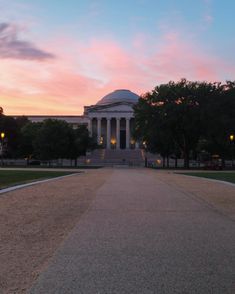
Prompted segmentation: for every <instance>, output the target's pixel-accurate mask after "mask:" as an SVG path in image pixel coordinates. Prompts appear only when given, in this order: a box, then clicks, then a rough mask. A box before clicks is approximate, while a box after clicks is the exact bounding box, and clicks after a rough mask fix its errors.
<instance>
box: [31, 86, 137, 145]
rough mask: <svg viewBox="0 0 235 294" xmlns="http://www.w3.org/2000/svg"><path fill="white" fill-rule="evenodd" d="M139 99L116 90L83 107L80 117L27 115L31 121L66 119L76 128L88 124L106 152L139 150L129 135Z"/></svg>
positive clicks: (131, 93)
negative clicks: (111, 150) (107, 150)
mask: <svg viewBox="0 0 235 294" xmlns="http://www.w3.org/2000/svg"><path fill="white" fill-rule="evenodd" d="M138 99H139V96H138V95H136V94H135V93H133V92H131V91H129V90H116V91H114V92H112V93H110V94H108V95H106V96H104V97H103V98H102V99H101V100H99V101H98V102H97V103H96V104H95V105H91V106H85V107H84V114H83V115H82V116H29V117H28V118H29V119H30V120H31V121H33V122H41V121H43V120H45V119H47V118H52V119H58V120H65V121H66V122H68V123H70V124H72V125H73V127H74V128H76V127H77V126H78V125H82V124H84V125H87V128H88V130H89V133H90V136H94V137H95V138H97V143H98V144H99V145H101V146H102V147H103V148H105V149H116V150H118V149H138V148H139V145H138V143H137V142H135V141H134V139H133V138H132V136H131V130H132V129H133V127H134V117H133V106H134V105H135V104H136V103H137V102H138Z"/></svg>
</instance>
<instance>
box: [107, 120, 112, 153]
mask: <svg viewBox="0 0 235 294" xmlns="http://www.w3.org/2000/svg"><path fill="white" fill-rule="evenodd" d="M110 141H111V119H110V118H107V142H106V148H107V149H110Z"/></svg>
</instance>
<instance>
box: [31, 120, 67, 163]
mask: <svg viewBox="0 0 235 294" xmlns="http://www.w3.org/2000/svg"><path fill="white" fill-rule="evenodd" d="M70 134H71V127H70V125H69V124H68V123H67V122H66V121H61V120H55V119H46V120H45V121H44V122H43V123H42V125H41V127H40V129H39V131H38V133H37V137H36V138H35V140H34V142H33V147H34V153H35V154H36V156H37V157H38V158H39V159H42V160H52V159H59V158H66V157H67V155H68V150H69V147H70V146H69V145H70V141H71V138H70Z"/></svg>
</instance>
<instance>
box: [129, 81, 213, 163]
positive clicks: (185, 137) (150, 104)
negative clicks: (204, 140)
mask: <svg viewBox="0 0 235 294" xmlns="http://www.w3.org/2000/svg"><path fill="white" fill-rule="evenodd" d="M213 90H214V85H213V84H210V83H206V82H203V83H199V82H190V81H187V80H186V79H182V80H181V81H179V82H177V83H175V82H169V83H168V84H163V85H160V86H157V87H156V88H155V89H154V90H153V91H152V92H151V93H147V95H145V96H144V97H142V99H140V101H139V103H138V104H137V105H136V107H135V108H134V113H135V119H136V128H137V130H136V135H137V136H139V138H141V139H142V138H145V137H146V138H147V141H148V145H150V146H152V147H151V149H152V150H154V148H153V147H155V149H156V150H155V151H157V152H159V153H160V154H162V155H163V153H165V152H164V149H165V150H166V151H167V152H170V153H173V154H176V153H178V151H179V150H180V152H181V154H182V156H183V158H184V166H185V168H188V167H189V158H190V154H191V153H192V152H193V151H195V150H196V148H197V144H198V141H199V139H200V137H201V134H202V125H203V124H202V119H201V115H200V113H201V104H202V101H204V100H206V99H207V98H208V97H210V95H212V93H213ZM153 129H154V130H153ZM153 132H154V133H155V135H154V136H152V135H151V134H152V133H153ZM172 149H173V150H172Z"/></svg>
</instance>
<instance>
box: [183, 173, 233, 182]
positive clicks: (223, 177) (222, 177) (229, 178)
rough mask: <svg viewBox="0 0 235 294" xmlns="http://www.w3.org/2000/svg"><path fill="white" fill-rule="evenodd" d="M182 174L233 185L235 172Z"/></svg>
mask: <svg viewBox="0 0 235 294" xmlns="http://www.w3.org/2000/svg"><path fill="white" fill-rule="evenodd" d="M183 174H184V175H188V176H194V177H201V178H208V179H214V180H219V181H225V182H230V183H233V184H235V172H193V173H190V172H189V173H183Z"/></svg>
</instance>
